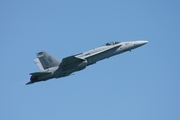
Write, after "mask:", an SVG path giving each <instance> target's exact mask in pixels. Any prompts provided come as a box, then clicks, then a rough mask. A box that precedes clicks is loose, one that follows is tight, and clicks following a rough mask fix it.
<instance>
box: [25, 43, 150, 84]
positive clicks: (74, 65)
mask: <svg viewBox="0 0 180 120" xmlns="http://www.w3.org/2000/svg"><path fill="white" fill-rule="evenodd" d="M146 43H148V41H145V40H139V41H130V42H110V43H106V44H105V45H103V46H100V47H98V48H95V49H92V50H90V51H87V52H84V53H80V54H77V55H72V56H69V57H66V58H63V59H62V61H59V60H58V59H56V58H55V57H53V56H51V55H50V54H48V53H47V52H45V51H42V52H38V53H37V54H36V55H37V58H36V59H35V60H34V62H35V63H36V64H37V66H38V67H39V68H40V70H41V72H33V73H30V75H31V77H30V82H28V83H26V85H28V84H32V83H35V82H40V81H46V80H49V79H52V78H61V77H66V76H69V75H71V74H73V73H74V72H77V71H80V70H83V69H85V68H86V67H87V66H89V65H92V64H95V63H96V62H98V61H100V60H103V59H106V58H110V57H112V56H114V55H118V54H121V53H123V52H126V51H131V50H132V49H135V48H137V47H140V46H142V45H144V44H146Z"/></svg>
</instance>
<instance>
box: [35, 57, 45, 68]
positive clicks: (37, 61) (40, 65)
mask: <svg viewBox="0 0 180 120" xmlns="http://www.w3.org/2000/svg"><path fill="white" fill-rule="evenodd" d="M34 62H35V63H36V65H37V66H38V67H39V69H40V70H41V71H44V68H43V66H42V64H41V62H40V61H39V59H38V58H36V59H34Z"/></svg>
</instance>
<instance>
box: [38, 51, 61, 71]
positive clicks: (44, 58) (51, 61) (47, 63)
mask: <svg viewBox="0 0 180 120" xmlns="http://www.w3.org/2000/svg"><path fill="white" fill-rule="evenodd" d="M37 57H38V58H39V61H40V63H41V66H42V67H43V69H48V68H51V67H55V66H59V64H60V63H61V62H60V61H59V60H58V59H56V58H54V57H53V56H51V55H49V54H48V53H46V52H44V51H42V52H39V53H37Z"/></svg>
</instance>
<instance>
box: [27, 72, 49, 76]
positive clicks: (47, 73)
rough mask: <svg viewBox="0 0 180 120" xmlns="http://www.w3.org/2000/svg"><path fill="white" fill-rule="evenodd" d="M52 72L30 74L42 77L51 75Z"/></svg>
mask: <svg viewBox="0 0 180 120" xmlns="http://www.w3.org/2000/svg"><path fill="white" fill-rule="evenodd" d="M49 74H51V72H34V73H30V75H35V76H42V75H49Z"/></svg>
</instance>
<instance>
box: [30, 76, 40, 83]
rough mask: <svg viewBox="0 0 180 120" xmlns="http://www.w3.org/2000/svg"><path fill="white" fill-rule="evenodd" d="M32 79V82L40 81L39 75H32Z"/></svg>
mask: <svg viewBox="0 0 180 120" xmlns="http://www.w3.org/2000/svg"><path fill="white" fill-rule="evenodd" d="M30 80H31V82H36V81H38V76H34V75H32V76H31V78H30Z"/></svg>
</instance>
